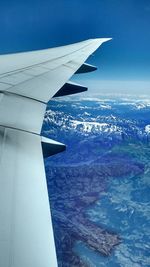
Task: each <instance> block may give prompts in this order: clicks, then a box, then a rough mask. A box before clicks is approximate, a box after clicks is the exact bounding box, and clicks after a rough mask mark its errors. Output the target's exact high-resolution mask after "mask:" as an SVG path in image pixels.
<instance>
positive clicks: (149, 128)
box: [145, 124, 150, 134]
mask: <svg viewBox="0 0 150 267" xmlns="http://www.w3.org/2000/svg"><path fill="white" fill-rule="evenodd" d="M145 132H146V133H148V134H149V133H150V125H149V124H148V125H146V126H145Z"/></svg>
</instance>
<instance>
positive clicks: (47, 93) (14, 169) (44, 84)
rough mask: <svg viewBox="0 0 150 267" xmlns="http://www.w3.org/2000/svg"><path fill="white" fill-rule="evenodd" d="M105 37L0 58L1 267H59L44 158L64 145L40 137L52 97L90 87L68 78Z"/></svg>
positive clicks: (86, 66) (85, 67)
mask: <svg viewBox="0 0 150 267" xmlns="http://www.w3.org/2000/svg"><path fill="white" fill-rule="evenodd" d="M108 40H110V38H109V39H106V38H101V39H91V40H87V41H84V42H80V43H76V44H73V45H68V46H63V47H58V48H52V49H45V50H41V51H33V52H24V53H17V54H8V55H1V56H0V266H1V267H27V266H28V267H56V266H57V257H56V251H55V243H54V236H53V228H52V221H51V214H50V207H49V199H48V193H47V184H46V178H45V170H44V164H43V156H44V157H47V156H50V155H53V154H55V153H57V152H60V151H63V150H64V149H65V145H63V144H61V143H58V142H56V141H53V140H50V139H47V138H45V137H42V136H41V135H40V133H41V127H42V123H43V118H44V114H45V110H46V105H47V102H48V101H49V100H50V99H51V98H52V97H54V96H55V97H57V96H62V95H67V94H71V93H77V92H82V91H85V90H86V89H87V88H86V87H83V86H80V85H76V84H73V83H70V82H68V83H67V81H68V80H69V78H70V77H71V76H72V75H73V74H74V73H84V72H89V71H92V70H94V69H95V67H93V66H91V65H89V64H85V63H84V62H85V61H86V59H87V58H88V57H89V55H90V54H92V53H93V52H94V51H95V50H96V49H97V48H98V47H99V46H100V45H101V44H102V43H103V42H106V41H108Z"/></svg>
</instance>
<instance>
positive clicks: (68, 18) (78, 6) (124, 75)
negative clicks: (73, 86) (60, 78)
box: [0, 0, 150, 89]
mask: <svg viewBox="0 0 150 267" xmlns="http://www.w3.org/2000/svg"><path fill="white" fill-rule="evenodd" d="M0 33H1V34H0V53H1V54H3V53H11V52H18V51H28V50H35V49H42V48H48V47H54V46H59V45H64V44H69V43H73V42H77V41H81V40H85V39H88V38H94V37H112V38H113V40H112V41H110V42H108V43H105V44H104V45H103V46H102V47H101V48H100V49H99V50H98V51H97V52H95V56H94V57H91V58H90V60H89V62H90V63H92V64H96V65H98V67H99V70H98V71H97V72H95V73H94V74H92V75H91V77H90V78H91V79H93V80H97V81H99V80H103V81H108V80H109V81H112V80H113V81H128V82H130V81H138V80H140V81H144V82H145V81H148V82H149V81H150V1H149V0H32V1H29V0H26V1H25V0H24V1H22V0H13V1H12V0H5V1H4V0H3V1H2V0H0ZM81 79H88V76H84V78H83V77H82V78H81ZM141 89H142V88H141Z"/></svg>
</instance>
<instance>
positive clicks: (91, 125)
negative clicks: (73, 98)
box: [70, 120, 119, 133]
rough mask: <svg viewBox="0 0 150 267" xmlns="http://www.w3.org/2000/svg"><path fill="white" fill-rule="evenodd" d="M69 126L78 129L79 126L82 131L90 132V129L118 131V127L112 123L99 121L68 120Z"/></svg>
mask: <svg viewBox="0 0 150 267" xmlns="http://www.w3.org/2000/svg"><path fill="white" fill-rule="evenodd" d="M70 124H71V128H73V129H75V130H76V129H78V128H81V129H82V131H83V132H87V133H90V132H91V131H95V132H100V131H101V132H102V131H103V132H116V131H119V127H117V126H116V125H112V124H109V123H100V122H93V121H92V122H91V121H90V122H87V121H77V120H71V121H70Z"/></svg>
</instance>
